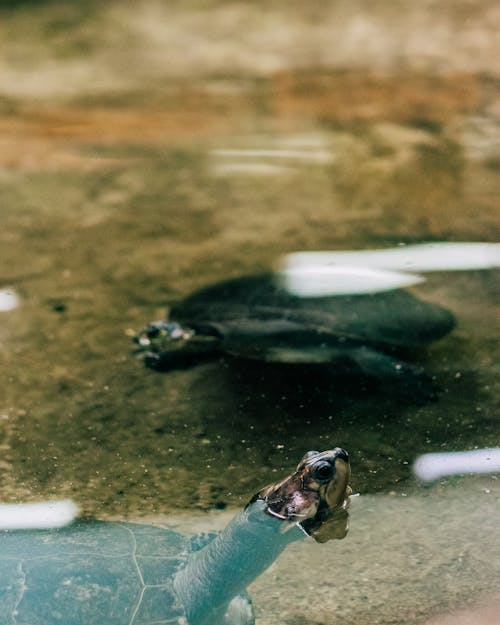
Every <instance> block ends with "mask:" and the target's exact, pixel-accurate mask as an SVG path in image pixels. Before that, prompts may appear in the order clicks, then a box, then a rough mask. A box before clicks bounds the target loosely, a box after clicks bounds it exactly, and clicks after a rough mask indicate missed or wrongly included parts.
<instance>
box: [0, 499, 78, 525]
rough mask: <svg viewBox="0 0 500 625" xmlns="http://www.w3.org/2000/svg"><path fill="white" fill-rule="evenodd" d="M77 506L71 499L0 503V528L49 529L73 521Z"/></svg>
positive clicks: (76, 513)
mask: <svg viewBox="0 0 500 625" xmlns="http://www.w3.org/2000/svg"><path fill="white" fill-rule="evenodd" d="M77 515H78V506H77V505H76V504H75V503H74V502H73V501H71V499H63V500H59V501H44V502H39V503H19V504H0V530H13V529H16V530H20V529H49V528H52V527H63V526H64V525H68V523H71V522H72V521H74V519H75V518H76V516H77Z"/></svg>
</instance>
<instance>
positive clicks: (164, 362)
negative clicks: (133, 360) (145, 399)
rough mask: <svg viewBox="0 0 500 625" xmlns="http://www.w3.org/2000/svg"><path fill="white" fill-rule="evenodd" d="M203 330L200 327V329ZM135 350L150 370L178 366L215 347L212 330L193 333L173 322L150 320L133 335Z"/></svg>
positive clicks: (188, 363)
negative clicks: (210, 331)
mask: <svg viewBox="0 0 500 625" xmlns="http://www.w3.org/2000/svg"><path fill="white" fill-rule="evenodd" d="M202 330H203V329H202ZM133 340H134V343H135V344H136V349H135V353H136V354H139V355H140V356H141V357H142V359H143V360H144V363H145V364H146V365H147V366H148V367H151V368H153V369H158V370H162V371H166V370H170V369H182V368H186V367H190V366H192V365H193V364H196V362H198V361H199V360H201V359H203V358H206V357H211V356H212V355H213V354H214V353H216V352H217V349H218V340H219V337H218V336H217V335H216V333H214V332H212V333H211V334H210V333H209V332H206V331H200V332H197V331H196V330H195V329H194V328H189V327H186V326H183V325H181V324H180V323H178V322H177V321H166V320H160V321H152V322H151V323H150V324H149V325H147V326H146V327H145V328H144V329H143V330H141V331H140V332H139V333H138V334H137V335H136V336H135V337H134V339H133Z"/></svg>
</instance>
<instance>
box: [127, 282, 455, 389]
mask: <svg viewBox="0 0 500 625" xmlns="http://www.w3.org/2000/svg"><path fill="white" fill-rule="evenodd" d="M454 325H455V320H454V317H453V315H452V314H451V313H450V312H449V311H447V310H445V309H444V308H441V307H439V306H436V305H435V304H431V303H428V302H424V301H421V300H419V299H417V298H416V297H415V296H413V295H411V294H410V293H408V292H406V291H403V290H392V291H386V292H382V293H373V294H362V295H330V296H326V297H297V296H294V295H291V294H290V293H289V292H287V291H286V290H285V289H283V288H281V287H280V286H279V284H277V282H276V280H275V278H274V276H273V275H272V274H262V275H254V276H246V277H241V278H237V279H233V280H229V281H226V282H222V283H219V284H215V285H213V286H210V287H208V288H204V289H202V290H200V291H197V292H195V293H194V294H192V295H190V296H188V297H187V298H186V299H184V300H183V301H181V302H180V303H179V304H177V305H174V306H173V307H172V308H171V309H170V313H169V318H168V319H167V320H164V321H163V320H162V321H155V322H153V323H151V324H149V326H147V327H146V328H145V329H144V330H143V331H142V332H140V333H139V334H138V335H137V336H136V337H135V342H136V343H137V344H138V346H139V347H138V350H137V351H139V352H140V353H142V356H143V358H144V361H145V363H146V365H148V366H149V367H152V368H154V369H158V370H169V369H174V368H184V367H188V366H191V365H194V364H196V363H198V362H200V361H201V360H204V359H207V358H213V357H216V356H218V355H220V354H222V353H226V354H232V355H234V356H238V357H242V358H250V359H258V360H262V361H267V362H281V363H303V364H305V363H320V364H333V365H335V367H337V368H344V369H347V370H350V369H354V370H355V371H360V372H361V373H363V374H365V375H367V376H373V377H377V378H393V377H398V378H404V379H405V381H406V382H410V383H411V382H412V381H413V382H417V383H418V384H422V383H423V384H426V383H428V382H429V379H428V378H427V376H426V375H425V374H424V372H423V370H422V369H421V368H420V367H419V366H416V365H413V364H410V363H408V362H406V361H405V360H402V359H401V354H402V352H404V350H407V349H408V348H410V349H411V348H417V347H420V346H422V345H426V344H428V343H430V342H432V341H435V340H437V339H439V338H441V337H443V336H444V335H445V334H447V333H448V332H449V331H450V330H451V329H452V328H453V326H454Z"/></svg>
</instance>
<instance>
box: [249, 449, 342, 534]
mask: <svg viewBox="0 0 500 625" xmlns="http://www.w3.org/2000/svg"><path fill="white" fill-rule="evenodd" d="M350 475H351V471H350V465H349V456H348V455H347V453H346V452H345V451H344V450H343V449H341V448H338V447H337V448H335V449H333V450H328V451H324V452H317V451H310V452H308V453H307V454H305V456H304V457H303V458H302V460H301V461H300V463H299V465H298V466H297V470H296V471H295V472H294V473H293V474H292V475H290V476H289V477H287V478H285V479H284V480H282V481H281V482H278V483H277V484H272V485H270V486H267V487H266V488H263V489H262V490H261V491H259V492H258V493H257V494H256V495H255V497H254V498H253V499H252V501H255V500H256V499H260V500H263V501H264V502H265V504H266V508H265V511H266V513H267V514H269V515H270V516H273V517H276V518H278V519H280V520H282V521H283V522H284V524H283V531H286V530H287V529H290V528H291V527H293V526H294V525H298V526H299V527H300V528H301V529H302V530H303V531H304V532H305V533H306V534H307V535H309V536H312V537H313V538H314V539H315V540H316V541H317V542H326V541H327V540H330V539H332V538H343V537H344V536H345V535H346V533H347V529H348V525H347V521H348V512H347V509H348V504H349V496H350V494H351V489H350V487H349V479H350Z"/></svg>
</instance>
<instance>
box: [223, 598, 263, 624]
mask: <svg viewBox="0 0 500 625" xmlns="http://www.w3.org/2000/svg"><path fill="white" fill-rule="evenodd" d="M222 625H255V615H254V612H253V606H252V600H251V599H250V596H249V595H248V594H247V593H246V592H245V593H241V594H240V595H237V596H236V597H235V598H234V599H233V600H232V601H231V602H230V604H229V605H228V606H227V610H226V613H225V615H224V620H223V622H222Z"/></svg>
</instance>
